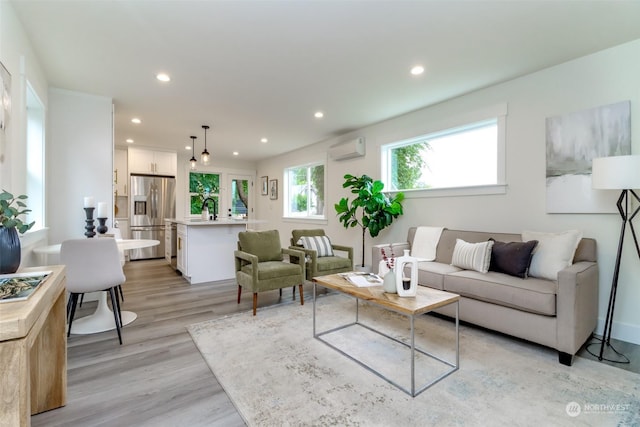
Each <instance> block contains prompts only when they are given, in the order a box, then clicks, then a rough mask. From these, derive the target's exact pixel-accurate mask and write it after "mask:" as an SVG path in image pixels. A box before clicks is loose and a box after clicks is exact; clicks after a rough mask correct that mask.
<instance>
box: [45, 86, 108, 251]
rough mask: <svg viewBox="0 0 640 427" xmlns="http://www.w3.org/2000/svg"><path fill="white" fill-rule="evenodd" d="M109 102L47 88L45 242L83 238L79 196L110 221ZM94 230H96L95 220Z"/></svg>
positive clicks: (101, 98)
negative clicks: (101, 208)
mask: <svg viewBox="0 0 640 427" xmlns="http://www.w3.org/2000/svg"><path fill="white" fill-rule="evenodd" d="M112 129H113V126H112V100H111V98H105V97H102V96H93V95H87V94H84V93H78V92H72V91H67V90H62V89H56V88H52V89H50V90H49V128H48V134H49V138H48V142H47V147H48V149H47V165H48V168H47V194H48V196H49V202H48V209H47V222H48V224H49V228H50V232H49V237H50V242H51V243H60V242H62V241H63V240H65V239H71V238H83V237H84V232H85V229H84V226H85V212H84V209H83V203H84V197H85V196H93V197H94V199H95V204H96V211H94V218H95V216H96V213H97V206H98V202H107V206H108V215H107V216H108V217H109V219H112V218H113V131H112ZM94 225H95V226H97V225H98V222H97V221H96V222H95V224H94Z"/></svg>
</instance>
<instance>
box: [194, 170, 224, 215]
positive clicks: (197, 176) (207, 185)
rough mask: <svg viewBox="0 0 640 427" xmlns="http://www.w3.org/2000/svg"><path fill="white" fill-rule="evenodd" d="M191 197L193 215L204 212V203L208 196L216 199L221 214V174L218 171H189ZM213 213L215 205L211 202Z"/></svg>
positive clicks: (210, 207) (210, 206)
mask: <svg viewBox="0 0 640 427" xmlns="http://www.w3.org/2000/svg"><path fill="white" fill-rule="evenodd" d="M189 197H190V203H189V206H190V209H189V213H190V214H191V215H199V214H200V213H201V212H202V203H203V201H204V200H205V199H206V198H210V199H212V200H214V201H215V204H216V206H218V212H217V213H218V214H220V212H219V210H220V175H219V174H217V173H203V172H189ZM209 209H210V212H211V214H213V206H212V205H211V204H209Z"/></svg>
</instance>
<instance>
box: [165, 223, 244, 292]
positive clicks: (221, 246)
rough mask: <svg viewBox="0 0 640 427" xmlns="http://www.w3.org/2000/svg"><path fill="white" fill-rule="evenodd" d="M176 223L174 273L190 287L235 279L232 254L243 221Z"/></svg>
mask: <svg viewBox="0 0 640 427" xmlns="http://www.w3.org/2000/svg"><path fill="white" fill-rule="evenodd" d="M174 222H175V223H177V233H176V235H177V240H178V241H177V258H178V259H177V270H178V271H180V273H182V276H183V277H184V278H185V279H186V280H187V281H188V282H189V283H191V284H192V285H194V284H197V283H204V282H215V281H218V280H230V279H233V278H234V277H235V263H234V260H233V251H234V250H235V249H237V247H238V233H239V232H241V231H244V230H246V229H247V224H248V222H247V221H234V220H226V219H220V220H217V221H197V220H196V221H189V220H185V221H181V220H175V221H174Z"/></svg>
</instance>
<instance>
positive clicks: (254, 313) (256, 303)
mask: <svg viewBox="0 0 640 427" xmlns="http://www.w3.org/2000/svg"><path fill="white" fill-rule="evenodd" d="M256 308H258V293H257V292H254V293H253V315H254V316H255V315H256Z"/></svg>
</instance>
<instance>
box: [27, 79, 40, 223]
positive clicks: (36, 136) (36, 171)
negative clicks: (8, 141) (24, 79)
mask: <svg viewBox="0 0 640 427" xmlns="http://www.w3.org/2000/svg"><path fill="white" fill-rule="evenodd" d="M44 120H45V112H44V105H43V104H42V102H41V101H40V99H39V98H38V96H37V95H36V93H35V91H34V90H33V88H32V87H31V84H29V83H27V196H28V197H29V199H28V200H27V205H28V206H29V209H31V212H29V213H28V214H27V218H26V219H27V222H31V221H35V222H36V223H35V225H34V230H37V229H40V228H43V227H44V226H45V217H44V206H45V205H44V203H45V198H44V185H45V182H44V176H45V175H44V154H45V153H44V148H45V143H44V124H45V123H44Z"/></svg>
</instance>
